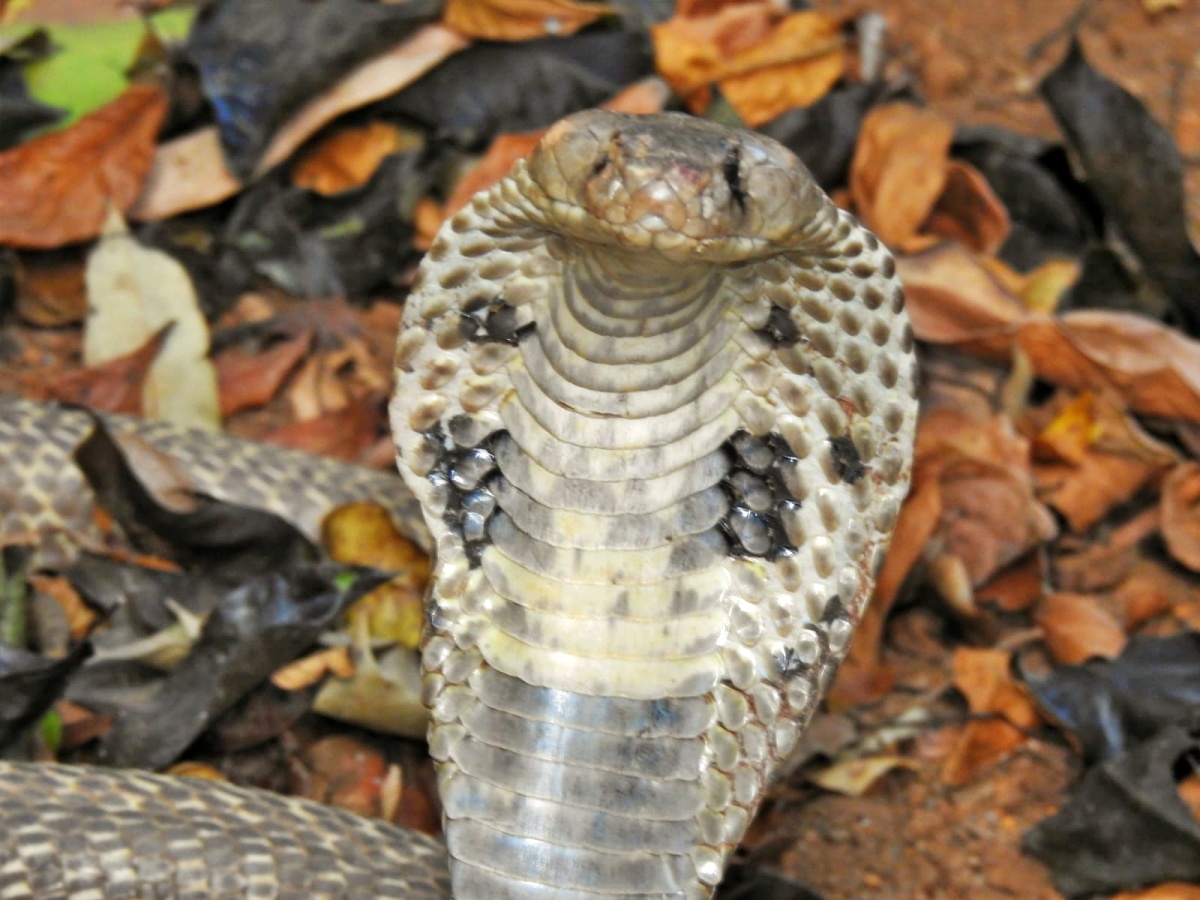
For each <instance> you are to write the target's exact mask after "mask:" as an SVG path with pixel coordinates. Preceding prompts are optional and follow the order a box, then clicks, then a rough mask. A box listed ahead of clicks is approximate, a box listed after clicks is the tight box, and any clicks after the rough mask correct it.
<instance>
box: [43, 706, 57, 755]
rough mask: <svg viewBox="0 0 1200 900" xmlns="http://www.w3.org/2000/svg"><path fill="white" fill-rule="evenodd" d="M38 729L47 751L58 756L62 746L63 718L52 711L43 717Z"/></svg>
mask: <svg viewBox="0 0 1200 900" xmlns="http://www.w3.org/2000/svg"><path fill="white" fill-rule="evenodd" d="M38 729H39V730H40V731H41V733H42V740H43V741H45V743H46V749H48V750H49V751H50V752H51V753H53V754H55V755H57V754H58V748H59V746H61V744H62V736H63V720H62V716H60V715H59V714H58V713H56V712H54V711H53V710H51V711H50V712H48V713H46V714H45V715H44V716H42V721H41V722H39V723H38Z"/></svg>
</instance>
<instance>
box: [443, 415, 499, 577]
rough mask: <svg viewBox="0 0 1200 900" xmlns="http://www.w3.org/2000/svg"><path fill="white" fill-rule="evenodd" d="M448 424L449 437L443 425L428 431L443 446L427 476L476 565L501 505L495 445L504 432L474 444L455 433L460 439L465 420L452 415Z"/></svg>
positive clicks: (445, 512) (469, 557)
mask: <svg viewBox="0 0 1200 900" xmlns="http://www.w3.org/2000/svg"><path fill="white" fill-rule="evenodd" d="M456 418H458V417H456ZM449 424H450V433H451V436H449V437H447V436H446V433H445V432H444V431H443V430H442V428H441V426H440V425H438V426H436V427H435V428H434V429H432V430H430V431H427V432H425V439H426V440H427V441H431V442H436V443H437V444H438V445H439V446H440V452H439V454H438V461H437V464H436V465H435V466H434V467H433V469H432V470H431V471H430V472H429V474H428V475H427V476H426V478H427V479H428V480H429V483H430V484H432V485H433V486H434V488H435V489H436V490H437V491H438V492H440V493H442V494H443V495H444V496H445V498H446V508H445V511H444V512H443V513H442V521H444V522H445V523H446V525H447V526H448V527H449V528H450V529H451V530H452V531H454V532H455V533H456V534H458V535H459V537H461V538H462V542H463V549H464V550H465V552H466V555H467V560H468V561H469V562H470V564H471V567H472V568H474V567H476V566H478V565H479V561H480V559H481V558H482V556H483V551H484V550H486V549H487V547H488V544H490V543H491V540H490V538H489V536H488V523H489V522H490V521H491V518H492V516H493V514H494V513H495V512H496V510H497V508H498V503H497V502H496V495H495V493H494V491H493V490H492V485H493V484H494V482H495V479H497V478H501V477H503V476H501V475H500V474H499V472H498V471H497V467H496V457H495V454H494V453H493V452H492V448H493V446H494V443H495V441H496V440H498V439H499V438H500V437H501V436H502V435H504V434H505V432H503V431H494V432H492V433H491V434H490V435H488V436H487V437H486V438H484V439H483V440H482V441H479V442H478V443H476V444H475V445H474V446H463V445H462V444H460V443H458V442H457V441H456V440H455V439H454V435H455V433H456V432H457V433H458V434H459V435H460V440H461V433H462V431H463V428H462V426H463V424H464V423H461V422H459V423H456V422H455V420H454V419H451V420H450V423H449Z"/></svg>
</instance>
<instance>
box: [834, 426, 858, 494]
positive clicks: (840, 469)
mask: <svg viewBox="0 0 1200 900" xmlns="http://www.w3.org/2000/svg"><path fill="white" fill-rule="evenodd" d="M829 456H830V459H831V460H832V461H833V470H834V471H835V472H837V473H838V475H840V476H841V479H842V481H844V482H846V484H854V482H856V481H858V479H860V478H862V477H863V475H865V474H867V467H866V466H865V465H864V464H863V461H862V457H861V456H859V455H858V448H857V447H855V446H854V441H853V440H851V439H850V436H849V435H846V434H844V435H842V436H841V437H835V438H830V439H829Z"/></svg>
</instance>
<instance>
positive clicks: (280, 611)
mask: <svg viewBox="0 0 1200 900" xmlns="http://www.w3.org/2000/svg"><path fill="white" fill-rule="evenodd" d="M347 576H349V577H348V578H347ZM386 580H387V575H385V574H381V573H376V572H373V571H369V570H357V569H348V568H347V567H344V566H336V565H332V564H324V565H318V566H304V567H301V568H298V569H294V570H292V571H291V572H288V573H287V574H280V573H277V572H273V573H270V574H268V575H263V576H260V577H258V578H255V579H253V580H251V581H249V582H247V583H246V584H244V585H243V586H241V587H238V588H234V589H233V590H232V591H230V592H229V593H228V594H227V595H226V596H225V597H224V598H223V599H222V600H221V603H220V604H219V605H218V607H217V609H216V610H215V611H214V612H213V614H212V616H211V617H210V618H209V620H208V622H207V623H205V626H204V631H203V632H202V633H201V635H200V639H199V640H198V641H197V642H196V645H195V646H194V647H193V648H192V651H191V653H189V654H188V655H187V656H186V657H185V658H184V659H183V661H182V662H180V663H179V665H178V666H176V667H175V669H173V670H172V672H171V674H170V675H169V676H167V678H166V680H165V681H164V682H163V685H162V688H161V689H160V690H159V691H158V693H157V694H155V695H154V697H153V698H152V699H151V700H150V701H149V702H148V703H146V704H145V705H143V706H141V707H139V708H137V709H130V710H125V711H123V712H121V713H119V714H118V715H117V717H116V720H115V722H114V724H113V728H112V730H111V731H110V732H109V733H108V735H107V736H106V737H105V738H104V741H103V742H102V744H101V747H100V755H101V758H102V759H103V761H104V762H106V763H108V764H110V765H115V766H137V767H141V768H152V769H158V768H162V767H163V766H166V765H169V764H170V763H171V762H172V761H173V760H174V759H176V758H177V757H178V756H179V754H180V753H182V752H183V751H184V750H185V749H186V748H187V747H188V745H189V744H191V743H192V742H193V741H194V740H195V739H196V738H197V737H198V736H199V735H200V734H201V732H203V731H204V730H205V729H206V728H207V727H208V726H209V725H210V724H211V723H212V722H213V720H214V719H216V717H217V716H219V715H221V713H223V712H225V711H226V710H228V709H229V708H230V707H232V706H233V705H234V704H235V703H237V702H238V700H239V699H241V698H242V697H243V696H244V695H245V694H246V693H247V692H248V691H249V690H251V689H252V688H253V687H255V686H256V685H257V684H258V683H259V682H261V681H262V680H263V679H264V678H266V677H267V676H268V675H270V674H271V672H273V671H274V670H275V669H277V668H279V666H281V665H283V664H284V663H286V662H289V661H291V660H292V659H294V658H295V657H296V656H297V655H298V654H299V653H301V652H302V651H303V650H305V649H306V648H308V647H309V646H311V645H312V643H313V642H314V641H315V640H316V639H317V636H318V635H319V634H320V633H321V632H322V631H323V630H325V629H326V628H327V627H329V626H330V625H331V624H332V623H333V622H334V621H335V620H336V619H337V617H338V616H339V615H341V613H342V611H343V610H345V608H346V607H347V606H348V605H349V604H351V603H353V602H354V601H355V600H357V599H358V598H359V597H361V596H363V595H364V594H366V593H367V592H368V591H370V590H372V589H374V588H375V587H378V586H379V585H380V584H382V583H384V582H385V581H386ZM347 581H349V583H348V584H347V583H346V582H347Z"/></svg>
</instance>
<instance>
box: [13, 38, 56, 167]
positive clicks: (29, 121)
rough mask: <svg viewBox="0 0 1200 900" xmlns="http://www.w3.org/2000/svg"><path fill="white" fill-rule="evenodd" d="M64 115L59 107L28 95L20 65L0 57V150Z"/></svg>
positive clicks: (15, 143)
mask: <svg viewBox="0 0 1200 900" xmlns="http://www.w3.org/2000/svg"><path fill="white" fill-rule="evenodd" d="M64 115H65V113H64V112H63V110H61V109H57V108H55V107H53V106H47V105H46V104H45V103H42V102H41V101H39V100H34V99H33V98H32V97H30V96H29V92H28V91H27V90H26V86H25V79H24V77H23V76H22V74H21V69H20V67H19V66H18V65H17V64H16V63H15V62H13V61H12V60H9V59H0V150H7V149H8V148H9V147H15V146H16V145H17V144H19V143H20V142H21V141H22V140H23V139H24V137H25V134H26V133H27V132H29V131H32V130H33V129H35V128H41V127H42V126H43V125H50V124H51V123H53V122H57V121H58V120H59V119H61V118H62V117H63V116H64Z"/></svg>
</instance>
